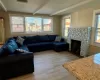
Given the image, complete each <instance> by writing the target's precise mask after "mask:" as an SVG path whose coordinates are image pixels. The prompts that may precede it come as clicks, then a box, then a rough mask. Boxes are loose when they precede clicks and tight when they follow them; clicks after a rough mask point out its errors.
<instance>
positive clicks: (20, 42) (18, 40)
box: [16, 36, 24, 45]
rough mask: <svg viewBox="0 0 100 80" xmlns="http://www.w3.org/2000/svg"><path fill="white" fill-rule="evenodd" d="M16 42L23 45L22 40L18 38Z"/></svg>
mask: <svg viewBox="0 0 100 80" xmlns="http://www.w3.org/2000/svg"><path fill="white" fill-rule="evenodd" d="M16 42H17V43H19V44H20V45H23V42H24V39H23V38H22V37H20V36H18V37H17V40H16Z"/></svg>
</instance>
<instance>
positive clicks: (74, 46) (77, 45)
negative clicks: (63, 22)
mask: <svg viewBox="0 0 100 80" xmlns="http://www.w3.org/2000/svg"><path fill="white" fill-rule="evenodd" d="M80 51H81V41H78V40H73V39H71V52H72V53H74V54H76V55H78V56H80Z"/></svg>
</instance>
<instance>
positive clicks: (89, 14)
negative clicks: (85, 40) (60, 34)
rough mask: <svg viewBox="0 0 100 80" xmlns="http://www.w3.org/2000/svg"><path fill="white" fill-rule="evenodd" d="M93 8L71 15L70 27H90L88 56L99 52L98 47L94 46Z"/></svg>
mask: <svg viewBox="0 0 100 80" xmlns="http://www.w3.org/2000/svg"><path fill="white" fill-rule="evenodd" d="M94 10H97V9H93V8H88V9H82V10H79V11H77V12H73V13H71V14H70V15H71V27H92V34H91V42H90V51H89V55H92V54H95V53H98V52H100V47H98V46H96V45H94V33H95V32H94V29H95V27H93V12H94Z"/></svg>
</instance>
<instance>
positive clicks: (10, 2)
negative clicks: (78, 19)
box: [1, 0, 100, 15]
mask: <svg viewBox="0 0 100 80" xmlns="http://www.w3.org/2000/svg"><path fill="white" fill-rule="evenodd" d="M1 1H2V3H3V4H4V5H5V7H6V9H7V11H18V12H27V13H33V14H36V13H39V14H50V15H63V14H68V13H70V12H72V11H74V10H76V9H80V7H82V6H84V5H87V4H89V7H90V4H93V3H94V2H93V1H95V2H96V1H99V3H100V0H28V3H22V2H17V0H1ZM85 1H89V2H87V3H84V2H85ZM80 3H82V4H80ZM83 3H84V4H83ZM97 3H98V2H97ZM78 4H80V5H78ZM95 5H96V4H95ZM98 5H99V4H98ZM74 6H75V7H74ZM84 7H85V6H84ZM87 7H88V6H87ZM91 7H92V6H91Z"/></svg>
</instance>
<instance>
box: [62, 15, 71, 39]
mask: <svg viewBox="0 0 100 80" xmlns="http://www.w3.org/2000/svg"><path fill="white" fill-rule="evenodd" d="M63 24H64V25H63V37H64V38H67V36H68V28H69V27H70V25H71V17H70V16H67V17H65V18H64V20H63Z"/></svg>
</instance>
